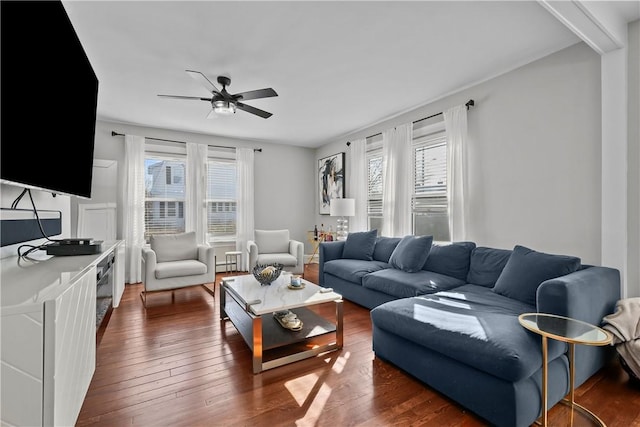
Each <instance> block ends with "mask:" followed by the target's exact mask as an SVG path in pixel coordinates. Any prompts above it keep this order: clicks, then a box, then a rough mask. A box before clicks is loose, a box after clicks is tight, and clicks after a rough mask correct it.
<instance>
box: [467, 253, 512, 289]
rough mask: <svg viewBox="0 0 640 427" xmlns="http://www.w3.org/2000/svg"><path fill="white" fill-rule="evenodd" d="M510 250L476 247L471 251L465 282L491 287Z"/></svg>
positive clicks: (506, 260) (507, 258)
mask: <svg viewBox="0 0 640 427" xmlns="http://www.w3.org/2000/svg"><path fill="white" fill-rule="evenodd" d="M510 256H511V251H510V250H508V249H494V248H487V247H482V246H481V247H477V248H475V249H474V250H473V251H472V252H471V261H470V263H469V274H467V283H473V284H474V285H479V286H485V287H487V288H492V287H493V285H495V284H496V281H497V280H498V277H500V273H502V270H503V269H504V266H505V265H507V262H508V261H509V257H510Z"/></svg>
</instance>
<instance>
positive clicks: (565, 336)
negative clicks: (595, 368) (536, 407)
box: [518, 313, 613, 427]
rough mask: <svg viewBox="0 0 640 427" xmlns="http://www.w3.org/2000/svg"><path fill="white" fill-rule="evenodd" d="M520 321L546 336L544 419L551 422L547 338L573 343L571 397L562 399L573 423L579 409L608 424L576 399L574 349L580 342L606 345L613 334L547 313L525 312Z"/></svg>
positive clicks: (570, 360) (570, 373) (543, 358)
mask: <svg viewBox="0 0 640 427" xmlns="http://www.w3.org/2000/svg"><path fill="white" fill-rule="evenodd" d="M518 321H519V322H520V324H521V325H522V326H523V327H525V328H526V329H528V330H530V331H532V332H535V333H536V334H538V335H540V336H542V416H541V418H542V420H541V424H542V425H543V426H545V427H546V426H547V369H548V368H547V362H548V353H547V338H551V339H554V340H557V341H563V342H566V343H568V344H569V383H570V386H569V398H568V399H567V398H564V399H563V400H562V401H561V402H562V403H563V404H565V405H567V406H569V407H570V408H571V423H570V425H573V411H574V409H577V410H578V411H580V412H581V413H583V414H585V415H586V416H588V417H589V418H591V419H592V420H593V421H594V422H596V423H597V424H599V425H601V426H603V427H605V424H604V422H603V421H602V420H601V419H600V418H598V417H597V416H596V415H595V414H594V413H593V412H591V411H589V410H588V409H587V408H585V407H584V406H581V405H579V404H577V403H576V402H575V399H574V396H575V368H574V350H575V345H576V344H584V345H595V346H603V345H608V344H610V343H611V340H612V339H613V336H612V335H611V334H610V333H609V332H608V331H605V330H604V329H602V328H599V327H597V326H594V325H591V324H590V323H586V322H582V321H580V320H575V319H571V318H569V317H562V316H556V315H553V314H544V313H523V314H521V315H520V316H518Z"/></svg>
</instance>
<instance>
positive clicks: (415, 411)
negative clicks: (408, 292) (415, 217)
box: [77, 264, 640, 427]
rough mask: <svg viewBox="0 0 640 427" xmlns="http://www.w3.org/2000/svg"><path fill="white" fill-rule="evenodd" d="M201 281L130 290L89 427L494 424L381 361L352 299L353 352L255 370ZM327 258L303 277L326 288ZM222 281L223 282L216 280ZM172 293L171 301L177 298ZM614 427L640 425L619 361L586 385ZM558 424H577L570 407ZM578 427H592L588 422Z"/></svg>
mask: <svg viewBox="0 0 640 427" xmlns="http://www.w3.org/2000/svg"><path fill="white" fill-rule="evenodd" d="M221 277H222V275H217V276H216V285H215V288H216V296H215V298H212V296H211V295H210V294H209V293H208V292H206V291H205V290H204V289H203V288H202V287H192V288H186V289H181V290H176V291H174V292H173V293H172V292H162V293H156V294H150V295H149V297H148V308H147V309H146V310H145V309H144V307H143V306H142V301H141V300H140V296H139V293H140V290H141V285H140V284H137V285H127V286H126V289H125V293H124V296H123V298H122V301H121V304H120V307H118V308H116V309H114V310H113V311H112V313H111V317H110V318H109V320H108V324H107V326H106V328H105V329H104V331H102V333H101V339H100V342H99V346H98V351H97V366H96V371H95V374H94V376H93V380H92V382H91V386H90V388H89V391H88V393H87V396H86V399H85V401H84V404H83V406H82V409H81V412H80V416H79V418H78V422H77V425H79V426H124V425H138V426H165V425H166V426H168V425H171V426H269V427H273V426H332V427H342V426H387V425H398V426H408V425H411V426H420V425H423V426H467V427H472V426H484V425H486V423H485V422H484V421H483V420H481V419H480V418H478V417H476V416H474V415H473V414H472V413H469V412H468V411H466V410H465V409H464V408H462V407H460V406H459V405H457V404H456V403H454V402H452V401H451V400H449V399H447V398H446V397H444V396H442V395H440V394H439V393H438V392H436V391H434V390H432V389H430V388H429V387H428V386H426V385H424V384H422V383H420V382H419V381H417V380H415V379H413V378H412V377H410V376H408V375H407V374H405V373H404V372H402V371H400V370H398V369H397V368H395V367H394V366H392V365H390V364H388V363H385V362H383V361H381V360H379V359H377V358H376V357H375V355H374V353H373V351H372V350H371V323H370V318H369V311H368V310H366V309H364V308H362V307H360V306H357V305H355V304H353V303H350V302H348V301H345V302H344V323H345V329H344V348H343V349H342V350H340V351H336V352H331V353H327V354H326V355H321V356H318V357H316V358H313V359H307V360H303V361H299V362H295V363H292V364H290V365H286V366H282V367H279V368H275V369H272V370H269V371H265V372H263V373H260V374H257V375H254V374H253V373H252V368H251V354H250V351H249V348H248V347H247V345H246V344H245V342H244V341H243V339H242V337H241V336H240V335H239V334H238V333H237V331H236V330H235V328H234V326H233V325H232V324H231V323H230V322H222V321H221V320H220V317H219V308H218V301H217V296H218V291H217V287H218V285H217V284H218V283H219V281H220V278H221ZM317 277H318V270H317V264H311V265H309V266H307V269H306V270H305V278H306V279H308V280H310V281H312V282H316V283H317ZM212 286H213V285H212ZM172 297H173V299H172ZM576 400H577V401H578V402H579V403H581V404H583V405H584V406H586V407H587V408H590V409H592V410H593V411H594V412H595V413H596V414H597V415H598V416H599V417H600V418H601V419H602V420H603V421H604V422H605V423H606V424H607V425H608V426H609V427H616V426H620V427H628V426H640V389H639V388H636V387H635V386H633V385H632V384H629V383H628V377H627V375H626V373H625V372H624V371H623V370H622V369H621V368H620V367H619V365H618V364H612V365H611V366H607V367H606V368H604V369H603V370H602V371H600V372H599V373H598V374H596V375H595V376H593V377H592V378H591V379H589V381H587V382H586V383H585V384H583V385H582V386H581V387H580V388H579V389H578V390H577V392H576ZM550 422H551V425H567V413H566V410H565V409H564V407H563V406H562V405H557V406H556V407H555V408H554V409H552V411H551V412H550ZM573 425H574V426H579V425H588V424H584V423H581V420H580V419H579V418H578V419H576V420H575V421H574V424H573Z"/></svg>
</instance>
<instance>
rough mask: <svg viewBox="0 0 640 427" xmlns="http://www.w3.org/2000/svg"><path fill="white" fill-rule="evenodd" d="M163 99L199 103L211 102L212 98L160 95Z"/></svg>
mask: <svg viewBox="0 0 640 427" xmlns="http://www.w3.org/2000/svg"><path fill="white" fill-rule="evenodd" d="M158 96H160V97H162V98H175V99H195V100H198V101H209V102H211V98H202V97H199V96H182V95H158Z"/></svg>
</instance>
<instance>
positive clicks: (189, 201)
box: [185, 142, 209, 244]
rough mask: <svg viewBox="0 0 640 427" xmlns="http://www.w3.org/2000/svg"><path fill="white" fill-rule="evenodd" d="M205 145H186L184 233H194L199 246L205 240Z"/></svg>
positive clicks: (206, 240) (206, 149) (190, 143)
mask: <svg viewBox="0 0 640 427" xmlns="http://www.w3.org/2000/svg"><path fill="white" fill-rule="evenodd" d="M208 148H209V147H208V146H207V145H205V144H196V143H193V142H188V143H187V182H188V183H189V185H187V188H186V190H187V193H186V197H185V231H195V232H196V241H197V242H198V243H199V244H203V243H208V239H207V207H206V202H205V200H206V198H207V151H208Z"/></svg>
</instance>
